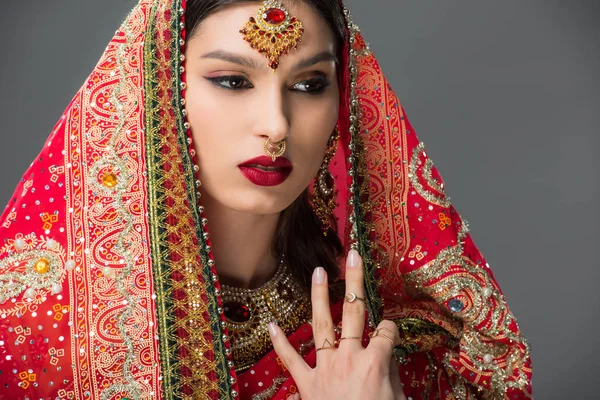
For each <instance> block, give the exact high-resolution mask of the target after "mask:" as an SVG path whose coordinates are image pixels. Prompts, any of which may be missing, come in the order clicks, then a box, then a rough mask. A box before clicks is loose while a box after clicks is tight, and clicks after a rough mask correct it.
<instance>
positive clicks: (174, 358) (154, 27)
mask: <svg viewBox="0 0 600 400" xmlns="http://www.w3.org/2000/svg"><path fill="white" fill-rule="evenodd" d="M181 3H182V0H174V1H172V2H170V12H171V19H170V23H169V25H170V27H169V29H170V32H171V40H170V41H169V46H168V47H169V51H170V52H171V57H170V67H169V69H170V71H171V72H172V77H171V82H168V85H167V87H169V88H171V89H173V97H172V99H171V101H170V110H161V104H160V101H159V95H158V91H159V90H160V88H159V86H160V83H161V82H159V81H158V79H157V77H156V72H157V71H158V62H159V60H158V59H157V57H156V52H157V44H156V42H155V38H156V35H157V32H158V29H159V28H158V27H159V26H160V25H161V24H160V23H157V15H158V13H159V12H161V11H164V10H162V9H161V6H163V7H164V1H160V0H156V1H155V2H154V4H153V6H152V10H151V13H150V16H149V21H148V23H147V32H146V37H145V48H144V79H145V82H144V85H145V113H146V114H145V119H146V132H145V134H146V163H147V172H148V177H147V179H148V199H149V204H148V210H149V232H150V241H151V243H150V248H151V254H152V266H153V272H154V287H155V292H156V295H157V298H156V302H157V313H158V331H159V337H160V342H159V347H160V359H161V370H162V375H163V380H162V386H163V395H164V398H165V399H167V400H175V399H180V398H182V394H181V393H180V388H181V384H180V380H181V375H180V367H181V363H180V360H179V347H178V344H177V336H176V334H177V333H176V329H177V328H176V320H175V313H174V311H175V307H174V302H173V300H172V299H173V280H172V277H171V276H172V273H173V268H172V267H171V265H170V263H171V262H170V255H171V252H170V249H169V243H168V240H167V237H166V229H165V228H164V227H163V224H164V222H165V219H166V217H167V215H168V213H169V207H168V206H167V205H166V204H165V203H164V200H165V199H164V192H165V190H164V187H163V180H162V179H161V176H162V174H163V171H162V165H164V163H165V161H164V158H165V156H164V155H163V154H162V152H161V151H160V150H161V145H162V141H161V136H160V135H161V133H160V132H159V129H160V127H161V126H162V117H161V115H160V112H161V111H163V112H167V113H168V112H169V111H172V112H173V113H174V115H175V119H176V125H177V143H178V146H179V154H181V156H182V159H181V163H182V166H183V168H184V176H185V178H184V179H185V183H186V187H187V188H194V187H195V185H194V182H195V178H194V171H193V163H192V160H191V158H190V156H189V152H188V143H187V138H186V131H185V128H184V115H183V113H182V108H181V98H180V94H181V91H180V89H179V88H180V87H181V78H180V71H179V68H180V56H181V49H180V43H179V39H180V38H181V29H182V28H183V27H182V26H181V25H180V21H181V14H180V10H181V6H182V4H181ZM165 79H166V78H165ZM163 88H164V86H163ZM187 194H188V202H189V203H188V204H189V207H190V210H189V211H190V215H191V216H192V219H193V221H194V228H195V234H196V239H197V242H198V247H199V250H200V251H199V252H200V254H199V256H200V259H201V265H202V268H201V275H202V278H203V282H204V287H203V288H202V289H204V291H205V292H204V293H205V294H206V296H207V298H208V302H207V307H208V312H209V314H210V322H209V324H210V330H211V334H212V337H213V341H212V345H213V348H212V350H213V352H214V357H215V363H216V368H215V370H214V371H211V372H214V374H215V375H216V381H217V383H218V387H219V398H228V397H229V396H230V393H231V390H232V384H231V381H232V379H231V377H230V373H229V368H228V367H227V358H226V355H225V343H224V341H223V334H224V332H223V329H222V327H221V321H220V313H219V310H218V303H217V295H216V293H215V288H214V286H213V284H212V282H213V280H212V275H213V273H212V270H211V266H210V265H209V263H208V260H209V257H208V252H207V249H206V240H205V239H204V237H203V232H202V224H201V215H200V214H199V212H198V209H197V207H196V204H198V198H197V196H196V193H195V190H187ZM198 389H199V390H202V388H198ZM201 394H202V395H206V393H201Z"/></svg>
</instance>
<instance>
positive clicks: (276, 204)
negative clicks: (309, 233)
mask: <svg viewBox="0 0 600 400" xmlns="http://www.w3.org/2000/svg"><path fill="white" fill-rule="evenodd" d="M271 189H272V188H271ZM296 197H297V196H290V192H288V191H285V190H278V191H273V190H265V189H264V188H258V189H255V188H252V189H250V190H249V189H247V188H246V189H232V190H231V191H230V194H229V195H227V193H226V192H225V191H222V192H221V193H220V195H219V196H216V197H213V198H214V199H215V200H216V201H217V202H219V203H221V205H223V206H225V207H227V208H229V209H232V210H235V211H237V212H239V213H244V214H261V215H266V214H278V213H280V212H281V211H283V210H285V209H286V208H287V207H288V206H289V205H290V204H292V203H293V202H294V200H295V199H296Z"/></svg>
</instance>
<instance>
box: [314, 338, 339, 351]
mask: <svg viewBox="0 0 600 400" xmlns="http://www.w3.org/2000/svg"><path fill="white" fill-rule="evenodd" d="M334 343H335V342H334ZM326 345H327V346H326ZM335 348H336V347H335V346H334V345H332V344H331V342H330V341H329V340H328V339H325V341H324V342H323V346H321V347H319V348H318V349H317V352H319V351H320V350H327V349H335Z"/></svg>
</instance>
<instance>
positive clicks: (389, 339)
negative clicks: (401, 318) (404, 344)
mask: <svg viewBox="0 0 600 400" xmlns="http://www.w3.org/2000/svg"><path fill="white" fill-rule="evenodd" d="M370 336H371V340H370V341H369V345H368V346H367V349H369V350H371V351H375V352H377V353H379V354H380V356H381V357H383V358H384V359H385V360H387V359H389V358H390V357H391V356H392V351H393V350H394V346H396V345H398V344H399V342H400V331H399V330H398V326H396V324H395V323H394V322H393V321H390V320H383V321H381V322H380V323H379V325H377V329H375V331H374V332H373V333H371V335H370Z"/></svg>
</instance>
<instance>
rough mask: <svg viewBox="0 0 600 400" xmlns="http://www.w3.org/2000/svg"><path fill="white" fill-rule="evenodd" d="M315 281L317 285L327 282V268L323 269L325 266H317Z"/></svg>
mask: <svg viewBox="0 0 600 400" xmlns="http://www.w3.org/2000/svg"><path fill="white" fill-rule="evenodd" d="M312 279H313V283H316V284H317V285H320V284H321V283H323V282H325V270H324V269H323V267H317V268H315V270H314V271H313V277H312Z"/></svg>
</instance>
